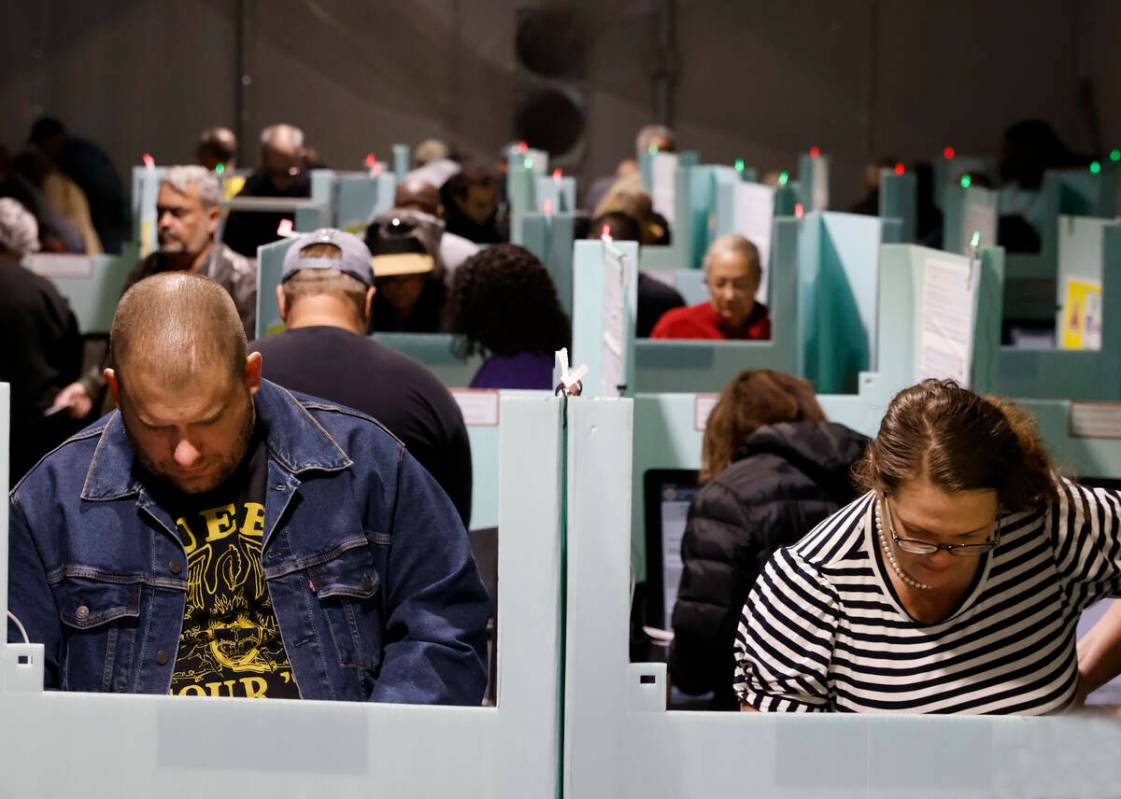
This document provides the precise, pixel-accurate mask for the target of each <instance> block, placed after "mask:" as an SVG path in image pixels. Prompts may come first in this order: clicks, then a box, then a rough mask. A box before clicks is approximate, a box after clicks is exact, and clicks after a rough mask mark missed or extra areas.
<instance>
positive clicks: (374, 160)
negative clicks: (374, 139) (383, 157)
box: [366, 153, 378, 169]
mask: <svg viewBox="0 0 1121 799" xmlns="http://www.w3.org/2000/svg"><path fill="white" fill-rule="evenodd" d="M377 162H378V159H377V158H375V157H374V154H373V153H370V154H369V155H367V156H366V166H368V167H369V168H370V169H373V168H374V164H376V163H377Z"/></svg>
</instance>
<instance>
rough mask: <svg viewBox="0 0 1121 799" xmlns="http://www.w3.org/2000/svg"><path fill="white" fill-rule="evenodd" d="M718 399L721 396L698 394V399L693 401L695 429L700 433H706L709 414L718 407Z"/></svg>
mask: <svg viewBox="0 0 1121 799" xmlns="http://www.w3.org/2000/svg"><path fill="white" fill-rule="evenodd" d="M718 399H720V395H719V394H698V395H697V397H696V399H695V400H693V429H694V430H696V431H697V432H698V433H703V432H704V431H705V425H707V424H708V417H709V414H711V413H712V409H713V408H715V407H716V401H717V400H718Z"/></svg>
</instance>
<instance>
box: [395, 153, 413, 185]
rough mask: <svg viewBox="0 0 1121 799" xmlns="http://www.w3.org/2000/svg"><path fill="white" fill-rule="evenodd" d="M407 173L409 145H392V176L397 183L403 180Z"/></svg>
mask: <svg viewBox="0 0 1121 799" xmlns="http://www.w3.org/2000/svg"><path fill="white" fill-rule="evenodd" d="M408 173H409V145H407V144H395V145H393V174H394V175H395V176H396V177H397V180H398V181H401V180H404V179H405V175H407V174H408Z"/></svg>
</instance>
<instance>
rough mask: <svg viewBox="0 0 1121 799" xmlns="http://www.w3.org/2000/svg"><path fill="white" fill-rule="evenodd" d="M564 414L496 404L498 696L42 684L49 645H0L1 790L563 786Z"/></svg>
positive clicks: (1, 480)
mask: <svg viewBox="0 0 1121 799" xmlns="http://www.w3.org/2000/svg"><path fill="white" fill-rule="evenodd" d="M562 412H563V402H562V401H561V400H558V399H553V398H552V397H543V396H537V397H509V398H504V399H503V401H502V406H501V414H502V433H501V436H500V441H499V453H500V460H501V465H502V470H501V474H500V475H499V476H498V479H497V483H498V491H499V496H500V505H499V514H498V516H499V518H498V524H499V527H500V530H501V542H500V545H499V550H498V579H499V582H500V583H501V586H502V588H501V591H500V592H499V596H498V608H499V611H498V613H499V619H500V624H499V627H498V652H499V656H498V665H497V668H498V681H497V685H498V688H497V691H498V694H497V696H498V699H497V706H495V707H477V708H470V707H428V706H406V705H377V704H358V703H343V702H312V701H293V700H280V699H278V700H268V701H247V700H238V699H217V698H213V699H211V698H208V699H204V700H200V699H196V698H193V697H164V696H138V695H121V694H112V695H104V694H80V693H62V692H54V691H52V692H44V691H43V689H42V685H43V651H42V646H41V645H39V644H35V643H34V642H32V643H31V644H5V643H0V717H2V718H3V719H4V723H3V724H0V784H2V785H3V790H2V791H0V793H3V795H4V796H13V797H14V796H68V795H74V796H78V795H80V796H85V797H119V796H148V795H152V794H153V793H155V792H158V793H159V794H160V795H162V796H166V797H191V798H192V799H193V798H194V797H198V796H203V795H213V794H218V793H223V794H224V793H229V792H235V793H243V794H245V795H252V796H258V795H269V796H274V797H278V799H279V798H280V797H295V796H311V795H316V796H319V795H324V796H326V795H339V796H359V795H361V796H366V795H372V794H376V795H379V796H380V795H384V796H398V797H417V799H420V798H421V797H431V796H443V795H455V796H462V797H478V798H479V799H484V797H485V798H486V799H490V798H491V797H508V799H524V797H528V796H535V797H536V796H556V795H558V788H557V781H558V775H559V773H560V757H561V749H560V729H561V726H560V717H559V714H560V712H561V710H560V709H561V703H562V695H561V670H560V669H561V665H560V664H561V662H562V658H563V655H562V652H563V647H562V630H561V627H560V619H561V618H562V612H563V611H562V607H561V605H560V597H561V596H562V589H561V586H562V579H563V574H562V547H563V529H562V526H561V519H562V518H563V516H564V511H563V505H562V503H563V497H564V478H563V475H564V473H565V472H564V470H565V464H564V461H563V458H564V442H563V440H562V427H563V418H562ZM8 418H9V417H8V386H7V385H6V384H0V440H6V439H7V432H8V431H7V426H8ZM0 485H5V486H6V485H7V451H6V448H5V449H4V450H0ZM7 514H8V505H7V503H3V505H2V506H0V618H3V617H4V616H5V615H6V610H7V607H8V604H7V597H8V593H7V574H8V572H7V557H8V539H7V535H8V524H7ZM530 565H531V567H529V566H530ZM106 719H112V722H111V724H108V725H107V722H106ZM107 731H111V734H106V732H107ZM157 788H158V791H157Z"/></svg>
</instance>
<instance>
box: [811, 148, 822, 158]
mask: <svg viewBox="0 0 1121 799" xmlns="http://www.w3.org/2000/svg"><path fill="white" fill-rule="evenodd" d="M810 158H821V148H820V147H811V148H810Z"/></svg>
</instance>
